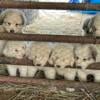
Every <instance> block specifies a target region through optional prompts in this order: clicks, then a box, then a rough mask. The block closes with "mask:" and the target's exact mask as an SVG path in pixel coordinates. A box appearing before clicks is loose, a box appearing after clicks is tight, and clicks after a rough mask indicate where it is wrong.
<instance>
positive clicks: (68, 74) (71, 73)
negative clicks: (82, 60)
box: [64, 68, 76, 81]
mask: <svg viewBox="0 0 100 100" xmlns="http://www.w3.org/2000/svg"><path fill="white" fill-rule="evenodd" d="M75 77H76V69H71V68H66V69H65V73H64V78H65V79H67V80H72V81H73V80H75Z"/></svg>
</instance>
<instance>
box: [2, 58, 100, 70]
mask: <svg viewBox="0 0 100 100" xmlns="http://www.w3.org/2000/svg"><path fill="white" fill-rule="evenodd" d="M0 64H9V65H25V66H34V65H33V62H32V60H29V59H28V58H24V59H15V58H10V57H0ZM12 67H13V66H12ZM37 67H38V66H37ZM45 67H54V66H52V65H49V64H46V65H45ZM69 68H70V67H69ZM73 68H74V69H76V67H75V66H73ZM78 69H80V68H79V67H78ZM87 69H91V70H100V62H98V63H93V64H90V65H89V66H88V67H87Z"/></svg>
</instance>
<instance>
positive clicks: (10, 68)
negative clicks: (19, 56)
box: [7, 65, 17, 76]
mask: <svg viewBox="0 0 100 100" xmlns="http://www.w3.org/2000/svg"><path fill="white" fill-rule="evenodd" d="M7 70H8V73H9V75H10V76H17V67H16V66H14V65H7Z"/></svg>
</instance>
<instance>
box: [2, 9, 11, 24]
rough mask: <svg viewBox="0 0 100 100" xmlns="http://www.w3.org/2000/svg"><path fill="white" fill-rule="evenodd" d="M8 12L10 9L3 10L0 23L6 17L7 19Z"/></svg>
mask: <svg viewBox="0 0 100 100" xmlns="http://www.w3.org/2000/svg"><path fill="white" fill-rule="evenodd" d="M8 12H9V10H8V9H7V10H4V11H2V12H1V14H0V25H2V24H3V22H4V19H5V17H6V15H7V14H8Z"/></svg>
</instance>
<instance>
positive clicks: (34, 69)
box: [27, 66, 38, 77]
mask: <svg viewBox="0 0 100 100" xmlns="http://www.w3.org/2000/svg"><path fill="white" fill-rule="evenodd" d="M37 71H38V68H37V67H33V66H28V68H27V76H28V77H34V76H35V74H36V72H37Z"/></svg>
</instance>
